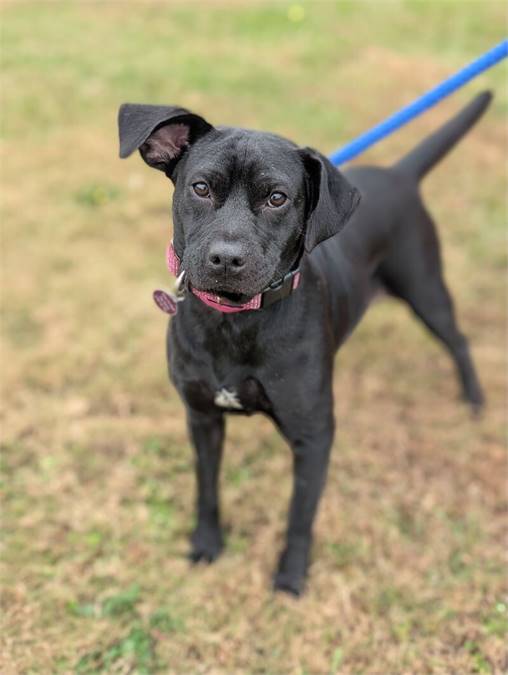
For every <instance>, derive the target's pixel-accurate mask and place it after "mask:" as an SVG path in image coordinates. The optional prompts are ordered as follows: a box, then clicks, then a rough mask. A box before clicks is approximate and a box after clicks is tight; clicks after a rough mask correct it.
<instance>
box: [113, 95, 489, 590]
mask: <svg viewBox="0 0 508 675" xmlns="http://www.w3.org/2000/svg"><path fill="white" fill-rule="evenodd" d="M490 99H491V95H490V93H488V92H485V93H483V94H480V95H479V96H478V97H477V98H476V99H475V100H474V101H473V102H472V103H470V104H469V105H468V106H467V107H466V108H465V109H464V110H462V111H461V112H460V113H459V114H458V115H457V116H456V117H454V118H453V119H452V120H450V121H449V122H448V123H446V124H445V125H444V126H443V127H442V128H441V129H439V130H438V131H437V132H436V133H434V134H433V135H432V136H430V137H429V138H428V139H426V140H425V141H423V142H422V143H421V144H420V145H419V146H418V147H417V148H416V149H414V150H413V151H412V152H410V153H409V154H408V155H407V156H406V157H404V158H403V159H402V160H401V161H399V162H398V163H397V164H396V165H395V166H393V167H391V168H376V167H361V168H356V167H355V168H353V169H350V170H348V171H347V172H346V174H345V176H347V179H346V177H345V176H344V175H342V174H341V173H340V172H339V171H338V170H337V169H336V168H335V167H334V166H332V164H331V163H330V162H329V161H328V160H327V159H326V158H325V157H324V156H323V155H321V154H319V153H318V152H316V151H315V150H311V149H309V148H303V149H302V148H299V147H298V146H296V145H295V144H293V143H291V142H290V141H288V140H285V139H283V138H280V137H279V136H275V135H272V134H268V133H260V132H256V131H247V130H245V129H236V128H229V127H212V126H211V125H210V124H209V123H208V122H206V121H205V120H204V119H203V118H202V117H199V116H198V115H195V114H193V113H191V112H189V111H187V110H185V109H182V108H174V107H165V106H149V105H137V104H125V105H123V106H122V107H121V108H120V113H119V127H120V156H121V157H127V156H128V155H130V154H131V153H132V152H133V151H134V150H136V149H139V150H140V152H141V155H142V157H143V159H144V160H145V162H147V164H149V165H150V166H152V167H154V168H157V169H160V170H161V171H164V173H165V174H166V176H168V177H169V178H170V179H171V180H172V181H173V183H174V185H175V192H174V197H173V224H174V249H173V250H172V251H170V256H172V261H171V260H170V262H172V263H173V265H174V268H173V269H174V271H175V272H180V273H181V272H184V273H185V275H182V276H185V279H184V281H183V284H184V286H185V287H186V289H187V293H186V295H185V300H184V301H183V302H181V303H179V305H178V307H179V311H178V314H177V316H176V317H175V319H174V321H173V322H172V324H171V330H170V332H169V334H168V341H167V349H168V362H169V372H170V377H171V379H172V381H173V383H174V385H175V387H176V388H177V390H178V392H179V393H180V396H181V397H182V399H183V401H184V403H185V407H186V410H187V417H188V425H189V430H190V435H191V438H192V442H193V444H194V447H195V450H196V456H197V461H196V469H197V486H198V488H197V490H198V496H197V511H198V524H197V527H196V529H195V531H194V533H193V535H192V553H191V558H192V560H194V561H198V560H205V561H208V562H211V561H212V560H214V559H215V558H216V557H217V556H218V555H219V553H220V551H221V549H222V546H223V538H222V533H221V525H220V518H219V502H218V494H217V491H218V476H219V465H220V460H221V451H222V444H223V438H224V413H225V412H237V413H244V414H251V413H254V412H263V413H265V414H266V415H268V416H269V417H270V418H271V419H272V420H273V421H274V422H275V424H276V425H277V427H278V428H279V430H280V431H281V433H282V434H283V436H284V437H285V438H286V439H287V440H288V442H289V443H290V445H291V449H292V451H293V455H294V488H293V495H292V499H291V507H290V513H289V523H288V528H287V541H286V546H285V549H284V551H283V553H282V555H281V558H280V561H279V565H278V569H277V572H276V575H275V582H274V583H275V588H277V589H280V590H284V591H288V592H290V593H294V594H299V593H300V592H301V591H302V588H303V584H304V580H305V576H306V572H307V566H308V562H309V551H310V546H311V533H312V523H313V521H314V516H315V513H316V509H317V506H318V501H319V497H320V494H321V491H322V488H323V485H324V482H325V476H326V470H327V465H328V457H329V453H330V447H331V445H332V440H333V434H334V417H333V392H332V367H333V359H334V354H335V351H336V350H337V348H338V347H339V346H340V345H341V344H342V343H343V342H344V340H345V339H346V338H347V337H348V336H349V334H350V333H351V332H352V330H353V329H354V327H355V326H356V324H357V323H358V321H359V320H360V318H361V316H362V314H363V312H364V311H365V309H366V307H367V305H368V304H369V301H370V299H371V298H372V296H373V294H374V292H375V291H376V290H377V289H379V288H380V287H382V288H384V289H386V290H387V291H388V292H389V293H391V294H392V295H395V296H397V297H399V298H401V299H402V300H405V301H406V302H407V303H408V304H409V305H410V307H411V308H412V310H413V311H414V313H415V314H416V315H417V316H418V317H419V318H420V319H421V320H422V321H423V322H424V324H425V325H426V326H427V327H428V328H429V329H430V331H431V332H432V333H433V334H434V335H435V336H436V337H437V338H439V339H440V340H441V341H442V342H443V343H444V345H445V347H446V348H447V349H448V350H449V352H450V354H451V356H452V358H453V359H454V362H455V365H456V367H457V370H458V373H459V376H460V380H461V383H462V389H463V393H464V396H465V398H466V399H467V401H469V403H470V404H471V405H472V406H473V408H475V409H477V408H480V407H481V405H482V403H483V395H482V391H481V388H480V385H479V382H478V379H477V376H476V373H475V369H474V366H473V363H472V361H471V357H470V355H469V350H468V345H467V342H466V339H465V338H464V336H463V335H462V334H461V333H460V331H459V329H458V327H457V323H456V320H455V318H454V312H453V305H452V301H451V298H450V294H449V292H448V290H447V288H446V286H445V283H444V281H443V276H442V267H441V259H440V251H439V242H438V239H437V234H436V230H435V226H434V224H433V222H432V219H431V217H430V215H429V214H428V212H427V211H426V209H425V207H424V205H423V203H422V200H421V197H420V194H419V190H418V182H419V180H420V179H421V178H422V177H423V176H424V175H425V174H426V173H427V172H428V171H429V170H430V169H431V168H432V167H433V166H434V164H435V163H436V162H437V161H438V160H440V159H441V157H443V155H445V154H446V152H448V150H449V149H450V148H451V147H452V146H453V145H454V144H455V143H456V142H457V141H458V140H459V139H460V138H461V137H462V135H463V134H465V133H466V131H467V130H468V129H469V128H470V127H471V126H472V125H473V124H474V122H475V121H476V120H477V119H478V118H479V117H480V116H481V114H482V113H483V111H484V110H485V109H486V107H487V106H488V104H489V102H490ZM353 186H354V187H353ZM346 223H347V227H345V225H346ZM173 251H174V253H173ZM180 279H181V277H180ZM298 282H299V283H298ZM254 307H256V308H254ZM217 310H221V311H217Z"/></svg>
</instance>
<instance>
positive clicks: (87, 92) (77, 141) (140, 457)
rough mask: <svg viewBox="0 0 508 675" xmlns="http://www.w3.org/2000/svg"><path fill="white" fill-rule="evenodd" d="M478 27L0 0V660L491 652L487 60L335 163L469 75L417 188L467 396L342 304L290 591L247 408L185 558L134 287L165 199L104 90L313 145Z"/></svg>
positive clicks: (456, 20)
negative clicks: (473, 409)
mask: <svg viewBox="0 0 508 675" xmlns="http://www.w3.org/2000/svg"><path fill="white" fill-rule="evenodd" d="M294 7H297V9H296V10H295V9H294ZM302 7H303V13H302V10H301V8H302ZM291 8H293V9H291ZM299 8H300V9H299ZM505 30H506V12H505V6H504V3H501V2H490V1H486V2H468V3H463V2H459V1H458V0H450V1H448V2H444V1H439V2H438V1H436V2H423V1H421V2H415V1H411V2H409V1H402V0H401V1H397V0H393V1H391V2H384V3H380V2H358V1H355V2H353V1H344V2H342V1H341V2H305V3H298V2H296V3H285V2H280V3H268V2H266V3H254V2H252V3H244V4H241V3H240V4H237V3H232V2H231V3H226V2H208V3H205V2H202V3H199V2H192V3H167V4H162V3H137V2H136V3H135V2H126V3H114V2H104V3H85V2H82V3H79V2H60V3H55V2H51V3H50V2H47V3H46V2H34V3H29V2H24V3H14V2H11V3H4V5H3V6H2V36H1V37H2V42H1V56H2V72H1V75H2V83H1V90H0V91H1V98H2V101H1V102H2V114H1V120H0V122H1V125H0V133H1V138H2V153H3V154H2V170H3V174H2V175H3V180H2V199H1V204H0V206H1V209H2V213H1V217H2V223H3V243H4V260H3V262H4V274H3V284H2V285H3V291H4V292H3V311H4V321H3V351H2V356H3V359H2V370H3V372H2V380H3V385H4V396H3V402H4V408H5V411H6V416H5V421H4V428H3V446H2V453H1V459H2V476H1V481H2V482H1V485H2V490H3V497H2V511H3V513H2V515H3V522H2V534H3V539H4V549H3V552H2V566H3V580H4V581H3V598H2V617H1V619H2V631H1V636H2V641H3V645H2V650H1V653H2V656H1V657H0V659H1V660H2V661H1V663H0V671H1V672H2V673H6V674H8V675H10V674H11V673H13V674H16V675H17V673H30V674H32V673H41V674H44V675H45V674H46V673H65V674H67V673H88V674H90V675H91V674H92V673H127V672H129V673H140V674H141V673H157V672H161V673H173V672H174V673H189V672H207V671H210V672H218V673H233V672H234V673H240V672H241V673H244V672H245V673H256V672H267V673H274V674H275V673H277V674H279V673H295V674H298V675H303V674H304V673H308V674H309V675H316V674H318V673H319V674H321V673H338V674H340V675H342V674H348V673H355V674H356V673H365V674H367V673H369V674H372V675H378V674H379V673H387V674H388V673H390V675H391V674H392V673H393V674H398V673H456V672H457V673H458V672H460V673H470V672H471V673H474V672H476V673H497V672H502V671H503V669H505V668H506V661H505V649H504V644H505V639H506V634H507V630H508V625H507V616H508V614H507V595H506V594H507V588H506V575H505V568H504V562H503V560H504V559H503V553H504V551H503V538H502V533H503V525H504V523H503V502H504V497H505V484H504V477H505V475H506V456H505V453H504V448H503V438H504V432H505V426H506V414H505V402H506V382H505V375H504V373H505V372H506V371H505V368H506V358H505V349H504V344H505V325H506V322H505V319H506V312H505V306H504V302H503V301H504V298H505V290H506V289H505V276H504V273H503V272H504V270H505V268H506V246H505V240H506V232H505V230H506V213H507V204H506V200H505V186H506V170H504V171H503V170H500V167H506V152H505V148H506V125H505V116H506V111H507V107H508V106H507V102H508V97H507V92H506V87H505V81H504V80H505V74H506V66H501V65H500V66H498V67H497V68H495V69H493V70H491V71H489V72H488V73H487V74H484V75H482V76H481V77H480V78H479V79H478V80H477V81H475V82H474V83H471V84H470V85H468V87H467V88H466V89H465V90H463V91H461V92H459V93H457V94H456V95H454V96H453V97H452V98H450V99H448V100H447V101H444V102H443V103H442V104H440V105H439V106H438V107H437V108H436V109H435V110H433V111H432V112H429V113H427V114H426V115H425V116H424V117H422V118H421V119H419V120H417V121H415V122H413V123H412V124H411V125H409V126H408V127H407V128H405V129H403V130H401V131H400V132H399V133H398V134H396V135H394V136H393V137H391V138H389V139H386V141H384V142H383V143H382V144H380V145H379V146H378V147H376V148H373V149H372V150H371V151H369V152H368V153H366V154H365V156H364V157H362V161H369V162H370V161H372V162H378V163H381V164H388V163H390V162H392V161H393V160H394V159H395V158H397V157H399V156H400V155H401V154H402V153H403V152H405V151H406V150H407V149H408V148H409V147H411V145H412V144H414V143H415V142H417V141H418V140H419V139H420V138H421V137H422V136H423V135H424V134H427V133H430V132H431V131H432V130H433V129H435V128H436V126H437V125H438V124H440V123H442V122H443V121H444V120H445V119H446V118H447V117H448V116H450V115H452V114H453V113H454V112H455V111H456V110H457V109H458V107H459V106H460V105H462V104H463V103H465V102H466V101H467V100H469V98H470V97H471V96H472V95H473V93H475V92H477V91H479V90H480V89H481V88H485V87H489V88H492V89H494V90H495V92H496V99H495V101H494V104H493V106H492V108H491V110H489V112H488V114H487V115H486V117H485V119H484V120H482V122H481V123H480V124H479V125H478V127H477V128H475V130H474V131H473V132H472V133H471V135H470V136H469V137H468V138H467V139H466V140H465V141H464V142H463V143H462V144H461V145H460V147H459V148H457V150H456V151H455V152H454V153H452V154H451V156H450V157H449V158H447V160H446V162H445V163H443V166H442V167H439V168H438V169H436V172H435V173H434V174H433V175H432V176H431V177H430V178H429V179H428V181H427V182H426V183H425V185H424V188H423V189H424V193H425V197H426V200H427V201H428V203H429V205H430V208H431V210H432V212H433V214H434V215H435V216H436V219H437V221H438V223H439V230H440V233H441V238H442V241H443V256H444V260H445V263H446V270H447V278H448V280H449V283H450V286H451V288H452V290H453V294H454V297H455V298H456V302H457V309H458V314H459V318H460V322H461V325H462V327H463V330H464V332H465V333H466V334H467V335H468V336H469V337H470V339H471V342H472V346H473V352H474V355H475V360H476V361H477V364H478V369H479V371H480V375H481V378H482V380H483V382H484V386H485V389H486V392H487V396H488V400H489V406H488V409H487V411H486V414H485V416H484V418H483V419H482V420H480V421H478V422H473V421H472V420H470V419H469V416H468V411H467V410H466V409H464V407H463V406H462V404H461V403H460V402H459V401H458V400H457V385H456V382H455V379H454V373H453V369H452V365H451V363H450V362H449V359H448V357H447V355H446V354H445V353H443V351H442V349H441V347H440V346H439V345H436V344H435V343H433V342H432V341H431V340H430V339H429V338H428V336H427V335H426V333H425V331H424V330H422V328H421V326H419V325H418V324H417V323H416V322H415V321H414V320H413V318H412V317H410V316H409V313H408V312H407V310H405V309H404V308H402V307H400V306H398V305H396V304H395V303H393V302H390V301H383V302H382V303H379V304H376V305H375V306H373V307H372V308H371V310H370V312H369V314H368V316H367V317H366V319H365V321H364V322H363V323H362V325H361V326H360V328H359V329H358V331H357V333H356V334H355V336H354V337H353V338H352V340H351V341H350V343H348V344H347V345H346V347H345V348H344V350H343V351H342V352H341V353H340V355H339V357H338V359H337V368H336V374H335V391H336V415H337V420H338V425H337V426H338V433H337V439H336V442H335V448H334V453H333V458H332V463H331V468H330V474H329V480H328V484H327V489H326V492H325V495H324V499H323V502H322V507H321V510H320V514H319V518H318V522H317V527H316V537H315V539H316V541H315V547H314V556H313V563H312V566H311V573H310V579H309V588H308V592H307V594H306V596H305V597H304V598H302V600H301V601H300V602H293V601H291V600H290V599H288V598H285V597H280V596H274V595H273V594H272V593H271V591H270V577H271V573H272V570H273V567H274V565H275V561H276V556H277V552H278V550H279V549H280V547H281V546H282V541H283V534H284V527H285V515H286V509H287V500H288V498H289V494H290V466H291V461H290V456H289V452H288V451H287V448H286V447H285V445H284V443H283V442H282V440H281V439H280V438H279V436H278V435H277V433H276V432H275V430H274V429H273V427H272V426H271V424H270V423H269V422H268V421H267V420H265V419H263V418H258V417H256V418H253V419H240V418H237V419H233V420H231V422H230V423H229V424H228V440H227V447H226V453H225V459H224V467H223V474H222V484H223V489H222V495H223V510H224V516H225V521H226V535H227V547H226V551H225V553H224V555H223V557H222V558H221V559H220V560H219V561H218V562H217V563H216V565H214V566H211V567H197V568H195V569H190V568H189V565H188V563H187V560H186V553H187V546H188V544H187V538H188V534H189V531H190V529H191V527H192V523H193V502H194V479H193V457H192V453H191V451H190V449H189V447H188V440H187V435H186V428H185V421H184V416H183V409H182V406H181V403H180V402H179V400H178V398H177V396H176V394H175V392H174V391H173V390H172V388H171V387H170V386H169V385H168V383H167V378H166V370H165V355H164V333H165V321H164V319H163V318H162V316H161V315H160V313H158V312H157V310H156V309H155V308H154V307H153V305H152V301H151V297H150V296H151V292H152V290H153V288H156V287H158V286H159V285H160V283H161V282H163V281H164V279H166V275H167V272H166V269H165V265H164V247H165V244H166V241H167V239H168V229H169V225H170V224H169V203H170V195H169V194H168V190H167V184H166V183H165V180H164V179H163V177H162V176H159V175H156V174H155V173H154V172H150V170H149V169H148V168H147V167H146V166H145V165H144V164H143V163H142V162H141V161H140V160H139V158H132V159H130V160H129V161H128V162H120V161H119V160H118V156H117V155H118V146H117V130H116V114H117V109H118V105H119V104H120V103H121V102H123V101H139V102H142V101H145V102H150V103H176V104H180V105H184V106H187V107H189V108H190V109H192V110H196V111H197V112H200V113H201V114H203V115H205V116H206V117H207V118H208V119H209V120H210V121H211V122H212V123H216V124H220V123H224V124H235V125H239V126H246V127H252V128H260V129H267V130H271V131H275V132H278V133H281V134H283V135H286V136H288V137H291V138H293V139H295V140H296V141H297V142H299V143H301V144H302V145H311V146H314V147H317V148H319V149H320V150H322V151H325V152H327V151H331V150H332V149H334V148H335V147H337V146H338V145H340V143H341V142H343V141H345V140H348V139H350V138H353V137H354V136H355V135H356V134H358V133H360V132H361V131H363V130H365V129H367V128H368V127H369V126H371V125H372V124H374V123H375V122H377V121H379V120H380V119H382V118H383V117H384V116H385V115H387V114H389V113H390V112H392V111H393V110H395V109H396V108H398V107H400V106H402V105H403V104H405V103H407V102H409V101H410V100H412V99H413V98H415V97H416V96H417V95H418V94H420V93H422V92H423V91H425V90H427V89H429V88H430V87H432V86H433V85H434V84H435V83H436V82H438V81H439V80H441V79H443V78H444V77H446V76H447V75H449V74H450V73H451V72H453V71H454V70H456V69H458V68H460V67H461V66H462V65H463V64H465V63H466V62H468V61H469V60H472V59H473V58H474V57H475V56H477V55H478V54H480V53H481V52H483V51H484V50H486V49H487V48H489V47H490V46H491V45H493V44H494V43H496V42H498V41H499V40H501V39H502V37H503V34H504V33H505Z"/></svg>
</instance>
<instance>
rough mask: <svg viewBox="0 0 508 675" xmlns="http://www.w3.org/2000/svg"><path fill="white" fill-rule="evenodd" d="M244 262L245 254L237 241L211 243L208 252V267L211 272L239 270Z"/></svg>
mask: <svg viewBox="0 0 508 675" xmlns="http://www.w3.org/2000/svg"><path fill="white" fill-rule="evenodd" d="M245 262H246V256H245V254H244V251H243V249H242V246H241V245H240V244H238V243H232V242H231V243H228V242H220V243H216V244H212V246H211V247H210V250H209V252H208V267H209V269H210V270H211V271H212V272H224V273H225V272H228V273H234V272H240V271H241V270H242V269H243V267H244V266H245Z"/></svg>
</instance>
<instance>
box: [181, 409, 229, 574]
mask: <svg viewBox="0 0 508 675" xmlns="http://www.w3.org/2000/svg"><path fill="white" fill-rule="evenodd" d="M187 421H188V425H189V432H190V436H191V439H192V443H193V445H194V449H195V451H196V479H197V481H196V482H197V499H196V506H197V524H196V528H195V529H194V532H193V533H192V537H191V544H192V549H191V553H190V558H191V560H192V561H193V562H198V561H200V560H203V561H205V562H213V561H214V560H215V559H216V558H217V556H218V555H219V554H220V552H221V550H222V546H223V539H222V532H221V525H220V514H219V499H218V480H219V470H220V462H221V456H222V445H223V441H224V415H223V414H222V413H217V412H211V413H203V412H197V411H195V410H192V409H190V408H189V409H188V411H187Z"/></svg>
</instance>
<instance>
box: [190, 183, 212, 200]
mask: <svg viewBox="0 0 508 675" xmlns="http://www.w3.org/2000/svg"><path fill="white" fill-rule="evenodd" d="M192 189H193V190H194V192H195V193H196V194H197V196H198V197H209V196H210V188H209V187H208V185H207V184H206V183H203V182H202V181H200V182H199V183H194V184H193V186H192Z"/></svg>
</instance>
